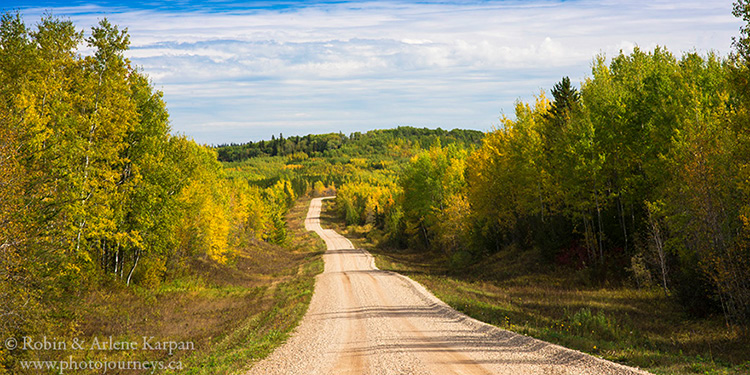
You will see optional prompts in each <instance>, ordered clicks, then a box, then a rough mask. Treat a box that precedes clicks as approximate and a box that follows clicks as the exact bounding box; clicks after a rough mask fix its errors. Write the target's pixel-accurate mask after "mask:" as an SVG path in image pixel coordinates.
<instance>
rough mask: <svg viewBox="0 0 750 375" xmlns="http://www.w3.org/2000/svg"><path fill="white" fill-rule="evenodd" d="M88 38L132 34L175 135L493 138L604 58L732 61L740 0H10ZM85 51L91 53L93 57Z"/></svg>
mask: <svg viewBox="0 0 750 375" xmlns="http://www.w3.org/2000/svg"><path fill="white" fill-rule="evenodd" d="M0 7H2V8H4V9H6V10H8V9H14V8H20V9H21V11H22V14H23V15H24V18H25V20H26V22H27V23H29V24H33V23H35V22H36V21H37V20H39V18H40V16H41V15H42V14H43V13H44V12H48V11H51V12H52V13H53V14H54V15H57V16H61V17H66V18H70V19H71V20H73V21H74V22H75V24H76V25H77V26H78V27H79V28H81V29H84V30H86V31H88V30H89V28H90V27H91V26H92V25H94V24H95V23H96V22H97V21H98V19H100V18H102V17H105V16H106V17H108V18H109V19H110V20H111V21H112V22H114V23H116V24H119V25H120V26H122V27H128V29H129V32H130V35H131V42H132V43H131V50H130V51H129V52H128V54H127V55H128V57H129V58H130V59H131V61H132V62H133V63H134V64H135V65H138V66H140V67H141V68H142V69H143V70H144V71H145V72H146V73H147V74H148V75H149V76H150V77H151V79H152V81H153V83H154V86H156V88H158V89H160V90H162V91H164V94H165V100H166V102H167V105H168V107H169V111H170V115H171V123H172V128H173V129H174V131H175V132H180V133H184V134H187V135H189V136H192V137H193V138H194V139H195V140H197V141H199V142H202V143H211V144H219V143H227V142H245V141H248V140H259V139H268V138H270V137H271V135H272V134H278V133H283V134H284V135H285V136H287V135H295V134H297V135H304V134H308V133H324V132H338V131H343V132H344V133H350V132H353V131H366V130H368V129H373V128H390V127H395V126H398V125H413V126H419V127H422V126H426V127H438V126H439V127H442V128H447V129H452V128H471V129H479V130H489V129H491V128H492V127H493V126H496V125H497V124H498V123H499V121H498V118H499V117H500V116H502V115H503V114H505V115H508V116H510V117H512V115H513V107H514V102H515V101H516V100H519V99H520V100H524V101H528V100H531V99H532V98H533V96H534V95H535V94H538V93H539V92H540V91H541V90H547V91H548V90H549V88H550V87H552V85H554V84H555V82H557V81H559V80H560V78H561V77H563V76H570V77H571V80H572V81H573V82H575V83H580V82H581V81H582V80H583V79H584V78H585V77H586V76H587V75H588V74H589V70H590V66H591V61H592V59H593V58H594V56H595V55H597V54H599V53H603V54H605V55H606V56H609V57H611V56H614V55H616V54H617V53H618V52H619V51H621V50H622V51H624V52H626V53H627V52H629V51H632V49H633V47H634V46H636V45H637V46H640V47H641V48H644V49H652V48H654V47H655V46H657V45H661V46H666V47H667V48H668V49H669V50H670V51H672V52H673V53H675V54H677V55H679V54H681V53H682V52H686V51H698V52H701V53H706V52H708V51H715V52H718V53H720V54H722V55H724V54H727V53H728V52H729V51H730V48H731V37H732V36H734V35H737V34H738V29H739V26H740V24H741V23H740V21H739V20H737V19H735V18H734V17H732V15H731V9H732V1H731V0H711V1H706V0H684V1H664V0H655V1H640V0H636V1H614V0H611V1H586V0H577V1H548V0H533V1H519V0H505V1H466V2H459V1H419V2H415V1H357V2H353V1H263V2H235V1H225V0H215V1H192V0H184V1H183V0H172V1H155V0H154V1H139V2H116V1H97V2H93V1H77V0H73V1H70V0H69V1H57V0H47V1H42V0H21V1H12V2H8V1H7V0H0ZM81 52H82V53H84V54H85V53H90V51H87V49H86V48H85V47H83V46H82V48H81Z"/></svg>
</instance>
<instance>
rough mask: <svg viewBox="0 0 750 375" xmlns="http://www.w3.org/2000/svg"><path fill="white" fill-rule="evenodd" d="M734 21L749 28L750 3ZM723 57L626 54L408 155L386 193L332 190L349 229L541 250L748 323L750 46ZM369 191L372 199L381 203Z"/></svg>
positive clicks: (447, 248) (473, 249)
mask: <svg viewBox="0 0 750 375" xmlns="http://www.w3.org/2000/svg"><path fill="white" fill-rule="evenodd" d="M735 15H737V16H739V17H743V19H744V20H745V21H748V22H750V7H749V6H748V5H747V2H739V3H737V5H736V6H735ZM749 30H750V29H748V27H747V26H746V27H744V28H743V29H742V35H741V38H738V39H737V40H736V41H735V53H733V54H731V55H730V56H728V57H726V58H722V57H719V56H716V55H714V54H708V55H706V56H701V55H698V54H696V53H687V54H684V55H683V56H682V57H680V58H676V57H675V56H673V55H672V54H671V53H669V52H668V51H667V50H666V49H664V48H656V49H654V50H653V51H651V52H645V51H642V50H640V49H637V48H636V49H635V50H634V51H633V53H631V54H622V53H621V54H620V55H618V56H616V57H615V58H613V59H612V60H611V61H610V62H609V63H608V64H607V63H606V62H605V59H604V58H603V57H599V58H597V59H596V60H595V61H594V64H593V68H592V76H591V77H590V78H587V79H586V80H585V81H584V82H583V83H582V85H581V87H580V90H579V89H576V88H574V87H573V86H572V85H571V83H570V80H569V79H568V78H567V77H566V78H563V80H562V81H561V82H559V83H558V84H556V85H555V86H554V87H553V89H552V90H551V93H552V98H549V99H548V98H547V97H546V96H545V95H544V93H542V94H540V95H539V96H538V97H537V98H536V101H535V103H533V104H527V103H518V104H517V106H516V119H515V120H510V119H507V118H504V119H502V124H501V126H500V128H498V129H496V130H494V131H492V132H490V133H488V134H487V136H486V137H485V138H484V141H483V143H482V146H481V147H480V148H478V149H477V150H475V151H470V150H469V151H467V150H465V149H462V148H461V147H456V146H455V145H450V146H448V147H441V146H439V145H437V146H435V147H432V148H431V149H430V150H428V151H425V152H423V153H421V154H419V155H417V156H415V157H414V158H413V159H412V160H411V162H410V163H409V165H408V166H407V167H406V168H405V169H404V170H403V171H402V172H401V173H400V177H399V180H398V182H397V183H395V184H387V183H386V184H382V183H377V182H374V183H366V184H364V185H363V184H362V183H358V184H352V185H345V186H342V187H340V188H339V198H338V199H337V200H338V209H339V210H340V213H341V214H342V215H343V216H344V217H346V218H347V220H348V221H349V223H358V224H365V223H370V224H372V225H376V226H379V227H380V228H383V229H384V230H385V232H386V234H387V236H388V238H389V239H390V241H391V243H392V244H396V245H400V246H411V247H415V248H422V249H425V250H431V251H434V252H436V253H438V254H440V253H442V254H445V257H446V259H447V260H448V261H449V262H451V264H453V265H455V266H457V267H458V266H462V265H466V264H469V263H471V262H479V261H482V259H486V258H487V257H488V256H489V255H491V254H493V253H496V252H499V251H516V250H517V249H522V248H536V249H538V251H540V252H541V253H542V254H543V255H544V257H545V258H546V259H547V261H548V262H549V263H550V264H553V265H555V266H557V267H570V268H572V269H579V270H581V271H579V272H586V273H587V274H588V275H589V277H590V279H591V280H593V281H599V282H605V281H608V282H616V283H619V282H622V281H624V280H626V279H628V278H629V279H631V280H633V282H634V283H636V284H638V285H639V286H647V285H654V286H658V287H661V288H663V289H664V291H665V292H666V293H668V294H670V295H672V296H674V297H675V298H676V299H678V300H679V301H680V302H681V303H682V304H683V305H684V306H685V307H686V309H687V310H688V311H691V312H692V313H695V314H698V315H704V314H708V313H711V312H715V311H719V312H723V314H724V316H725V317H726V319H727V322H728V323H729V324H733V325H739V326H745V327H746V326H747V325H748V323H750V241H749V240H750V221H748V217H750V196H749V193H750V183H749V182H748V181H750V179H749V177H750V176H749V175H748V172H749V171H750V148H748V145H750V138H749V136H750V117H749V114H748V109H749V108H750V82H748V78H749V77H750V53H749V51H750V42H749V39H748V37H749V36H750V35H749V34H748V33H749ZM375 192H378V193H377V194H376V193H375Z"/></svg>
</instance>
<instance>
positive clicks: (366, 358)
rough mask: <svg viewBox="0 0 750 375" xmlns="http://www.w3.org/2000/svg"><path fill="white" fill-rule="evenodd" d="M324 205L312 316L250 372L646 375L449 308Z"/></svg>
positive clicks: (312, 219) (314, 206) (310, 218)
mask: <svg viewBox="0 0 750 375" xmlns="http://www.w3.org/2000/svg"><path fill="white" fill-rule="evenodd" d="M323 199H325V198H323ZM321 201H322V199H321V198H316V199H313V200H312V202H311V203H310V210H309V211H308V213H307V220H306V222H305V228H306V229H308V230H311V231H315V232H316V233H318V235H320V237H322V238H323V239H324V240H325V242H326V244H327V245H328V251H327V252H326V254H325V255H324V256H323V257H324V260H325V271H324V272H323V273H322V274H320V275H319V276H318V278H317V282H316V285H315V292H314V294H313V297H312V301H311V302H310V307H309V310H308V312H307V314H306V315H305V317H304V318H303V320H302V322H301V323H300V325H299V327H297V329H296V331H295V332H294V334H293V335H292V336H291V337H290V338H289V340H287V342H286V343H285V344H284V345H282V346H281V347H279V348H278V349H276V351H274V352H273V353H272V354H271V355H270V356H269V357H268V358H266V359H265V360H263V361H261V362H259V363H257V364H256V365H255V366H254V367H253V368H252V369H251V370H250V372H249V374H280V375H281V374H284V375H286V374H378V375H379V374H647V373H646V372H644V371H641V370H638V369H635V368H630V367H625V366H622V365H619V364H616V363H613V362H608V361H605V360H602V359H599V358H596V357H593V356H590V355H587V354H583V353H580V352H577V351H574V350H570V349H566V348H563V347H560V346H557V345H553V344H550V343H547V342H544V341H540V340H536V339H533V338H530V337H526V336H523V335H519V334H516V333H512V332H509V331H505V330H503V329H500V328H497V327H494V326H491V325H488V324H485V323H482V322H479V321H477V320H474V319H472V318H469V317H467V316H466V315H464V314H462V313H459V312H457V311H455V310H453V309H452V308H450V307H448V306H447V305H446V304H445V303H443V302H442V301H440V300H439V299H437V298H436V297H435V296H433V295H432V294H431V293H429V292H428V291H427V290H425V288H424V287H422V286H421V285H420V284H418V283H416V282H415V281H413V280H411V279H409V278H408V277H405V276H402V275H399V274H397V273H394V272H387V271H382V270H379V269H377V267H375V262H374V260H373V258H372V256H371V255H370V254H369V253H368V252H366V251H364V250H360V249H355V248H354V247H353V246H352V243H351V242H350V241H349V240H347V239H346V238H345V237H343V236H341V235H339V234H338V233H336V232H335V231H333V230H330V229H323V228H322V227H321V226H320V221H319V216H320V209H321Z"/></svg>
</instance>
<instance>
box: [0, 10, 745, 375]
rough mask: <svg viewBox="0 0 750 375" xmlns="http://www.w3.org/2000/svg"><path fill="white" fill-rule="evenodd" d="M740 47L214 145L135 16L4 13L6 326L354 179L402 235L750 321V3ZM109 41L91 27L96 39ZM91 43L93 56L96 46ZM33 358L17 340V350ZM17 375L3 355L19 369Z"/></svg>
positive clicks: (445, 254) (152, 268) (367, 201)
mask: <svg viewBox="0 0 750 375" xmlns="http://www.w3.org/2000/svg"><path fill="white" fill-rule="evenodd" d="M734 15H735V16H736V17H739V18H741V19H742V20H743V21H744V22H745V23H746V24H745V26H744V27H743V28H741V30H740V34H739V36H738V37H736V38H735V40H734V42H733V52H732V53H731V54H729V55H728V56H719V55H716V54H713V53H708V54H705V55H702V54H698V53H693V52H690V53H684V54H682V55H681V56H675V55H674V54H672V53H671V52H669V50H668V49H666V48H664V47H657V48H655V49H653V50H650V51H646V50H642V49H640V48H635V49H634V50H633V52H631V53H624V52H621V53H620V54H619V55H617V56H613V57H607V56H598V57H597V58H596V59H595V60H594V61H593V64H592V69H591V74H590V76H589V77H588V78H586V79H585V80H584V81H583V82H581V83H580V85H578V87H576V85H575V84H574V83H572V82H571V81H570V79H569V78H568V77H563V78H562V79H561V80H560V81H559V82H558V83H556V84H555V85H554V86H553V87H551V90H550V94H549V95H548V94H547V93H546V92H540V93H538V95H537V96H536V99H535V101H534V102H533V103H524V102H518V103H517V104H516V108H515V116H514V118H506V117H503V118H501V119H500V125H499V126H498V127H497V128H496V129H493V130H492V131H489V132H487V133H482V132H479V131H475V130H461V129H454V130H450V131H448V130H443V129H439V128H438V129H417V128H412V127H407V126H403V127H398V128H395V129H387V130H372V131H369V132H364V133H359V132H358V133H351V134H349V135H345V134H343V133H341V132H340V133H331V134H321V135H306V136H296V135H295V136H288V137H284V136H283V135H282V134H279V135H278V137H277V136H275V135H274V136H272V138H271V139H270V140H265V141H258V142H248V143H244V144H231V145H228V144H226V145H219V146H208V145H200V144H198V143H196V142H194V141H193V140H191V139H190V138H189V137H187V136H184V135H175V134H173V131H172V128H171V126H170V122H169V115H168V112H167V107H166V104H165V100H164V97H163V94H162V93H161V92H160V91H158V90H155V89H154V87H153V84H152V83H151V81H150V79H149V78H148V76H147V75H146V73H145V72H143V71H141V70H140V69H139V68H137V67H134V66H132V65H131V63H130V61H129V60H128V59H127V58H126V57H125V53H126V51H127V50H128V46H129V36H128V33H127V29H120V28H119V27H118V26H116V25H113V24H111V23H109V22H108V21H107V20H106V19H104V20H102V21H100V23H99V24H98V25H97V26H95V27H93V28H92V29H91V30H90V32H89V33H87V34H84V32H83V31H79V30H77V29H76V27H75V25H73V23H72V22H71V21H68V20H64V19H60V18H55V17H52V16H46V17H44V18H43V19H41V20H40V21H39V22H38V23H37V24H35V26H34V27H30V26H28V25H27V24H26V23H25V22H24V21H23V19H22V17H21V15H20V14H19V13H15V12H10V13H6V14H4V15H3V16H2V23H1V24H0V125H1V126H0V202H2V204H0V249H1V250H2V251H0V316H2V323H0V336H2V337H10V336H14V335H16V336H21V335H23V334H29V333H40V332H45V331H46V330H51V329H57V330H61V331H64V330H65V329H66V328H64V327H63V326H64V325H65V324H68V323H69V321H70V317H68V316H65V313H64V311H65V310H64V309H62V310H61V309H60V306H62V305H65V304H70V303H71V302H74V301H76V299H77V298H79V297H81V296H82V295H85V294H86V293H87V291H89V292H90V291H95V290H99V289H104V288H108V287H111V286H112V285H119V286H124V287H126V288H136V287H137V288H145V289H149V288H151V289H153V288H157V287H158V286H159V285H162V284H164V283H168V282H169V281H170V280H173V279H175V278H178V277H180V276H181V275H185V274H190V272H193V269H192V268H191V266H190V264H191V262H192V260H194V259H202V260H206V261H210V262H213V263H216V264H229V265H232V264H233V262H235V261H236V259H237V258H238V250H237V249H239V248H243V247H247V246H248V244H257V243H261V242H262V243H271V244H284V243H285V242H287V241H288V237H289V235H288V231H289V226H288V223H287V219H286V214H287V213H288V211H289V209H290V208H291V207H292V206H293V205H294V203H295V201H296V200H297V199H298V198H300V197H304V196H308V197H309V196H325V195H334V194H335V195H336V196H337V198H336V204H335V210H336V214H337V215H339V217H340V218H341V220H342V221H344V222H345V223H347V224H349V225H366V226H368V228H370V229H372V230H373V234H372V235H373V236H381V238H379V240H380V241H379V243H380V244H381V246H383V247H384V248H386V249H404V248H409V249H413V250H416V251H420V252H423V253H425V254H430V255H431V256H432V255H434V257H435V258H436V259H440V260H441V261H442V262H444V263H445V265H446V266H447V267H449V268H451V269H453V270H455V272H462V270H468V269H470V267H471V266H472V265H475V264H479V263H482V262H483V261H485V260H486V259H488V258H490V257H492V256H493V255H495V254H499V253H503V254H506V255H509V256H514V254H516V253H517V254H519V255H518V256H522V254H524V253H523V252H522V251H521V249H534V250H535V251H537V252H538V253H539V254H541V257H542V258H543V259H544V262H545V264H546V266H547V267H550V268H554V269H558V270H562V272H570V273H577V274H580V275H584V277H585V278H586V281H587V282H588V283H591V284H593V285H599V286H602V287H604V286H610V285H623V284H627V285H632V286H633V287H635V288H658V289H660V290H661V291H662V292H663V293H664V295H666V296H668V298H670V299H673V300H674V301H676V302H677V303H678V304H679V305H680V306H681V307H682V308H683V309H684V311H685V312H686V313H687V314H689V315H690V316H693V317H706V316H712V315H720V316H721V317H722V319H723V320H724V321H725V324H726V326H727V327H733V328H736V329H738V330H741V331H745V332H746V330H747V328H748V327H750V262H749V261H748V260H749V259H750V112H749V109H750V2H747V1H744V0H741V1H738V2H737V3H736V4H735V7H734ZM85 35H88V36H85ZM82 45H85V46H86V47H88V48H90V49H91V50H92V51H93V52H92V53H91V54H88V55H83V54H81V52H80V50H79V48H80V47H81V46H82ZM10 362H11V357H10V356H9V354H8V352H7V351H2V350H0V363H3V364H4V365H5V366H8V368H10V366H11V364H10ZM0 373H2V371H0Z"/></svg>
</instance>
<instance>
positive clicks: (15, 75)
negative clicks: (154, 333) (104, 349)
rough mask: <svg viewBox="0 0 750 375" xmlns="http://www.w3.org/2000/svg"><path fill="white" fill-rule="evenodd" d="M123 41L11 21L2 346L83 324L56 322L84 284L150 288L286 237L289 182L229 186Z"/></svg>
mask: <svg viewBox="0 0 750 375" xmlns="http://www.w3.org/2000/svg"><path fill="white" fill-rule="evenodd" d="M81 44H85V45H86V46H87V47H89V48H90V49H91V50H93V53H92V54H91V55H89V56H82V55H81V54H79V52H78V47H79V45H81ZM128 44H129V39H128V34H127V30H120V29H118V27H117V26H114V25H112V24H110V23H109V22H108V21H107V20H106V19H105V20H103V21H101V22H100V23H99V24H98V25H97V26H96V27H93V28H92V29H91V33H90V35H89V36H88V37H84V34H83V32H82V31H78V30H76V28H75V26H74V25H73V24H72V23H71V22H70V21H67V20H61V19H57V18H53V17H45V18H43V19H42V20H41V21H40V22H39V23H38V24H37V25H36V26H35V27H33V28H30V27H28V26H27V25H26V24H25V23H24V22H23V20H22V19H21V16H20V15H19V14H17V13H6V14H4V15H3V16H2V23H1V25H0V316H1V317H2V319H0V336H2V337H21V336H24V335H29V334H33V333H34V332H36V333H44V334H48V335H49V334H52V333H53V332H61V331H57V330H56V329H60V330H63V331H64V330H66V329H74V328H73V327H74V326H73V325H71V326H68V327H53V326H54V325H55V324H58V323H60V322H61V321H65V319H62V320H60V319H53V318H50V316H52V315H54V314H58V315H59V314H67V313H64V311H67V310H66V309H65V308H64V306H66V304H65V303H66V302H70V301H71V299H74V298H80V297H81V295H82V293H85V291H86V290H88V289H89V288H96V287H98V286H100V285H107V284H112V283H122V284H132V283H136V284H139V285H141V286H143V287H154V286H155V285H158V284H159V283H160V282H161V281H162V280H164V279H165V278H168V277H170V275H174V274H175V273H178V272H181V270H184V269H186V264H187V263H189V260H190V259H191V258H196V257H202V258H211V259H213V260H215V261H218V262H222V261H225V260H226V259H228V258H230V257H231V256H232V254H233V251H234V249H236V248H238V247H241V246H244V245H246V244H247V243H249V242H252V241H256V240H263V239H265V240H268V241H275V242H281V241H284V238H285V234H286V229H285V225H284V222H283V217H284V212H285V211H286V209H287V208H288V207H289V206H290V204H291V203H292V202H293V201H294V199H295V193H294V191H293V189H292V187H291V184H290V183H289V182H288V181H277V182H276V183H275V184H273V185H272V186H268V187H262V188H261V187H257V186H251V185H250V184H248V182H247V181H243V180H239V179H229V178H227V177H226V176H225V171H224V170H223V168H222V166H221V164H220V163H219V162H218V161H217V154H216V151H215V150H213V149H212V148H210V147H205V146H201V145H198V144H196V143H195V142H194V141H192V140H189V139H187V138H186V137H184V136H173V135H170V127H169V121H168V113H167V110H166V107H165V104H164V101H163V100H162V93H161V92H158V91H155V90H154V89H153V87H152V86H151V84H150V82H149V80H148V78H147V77H146V76H145V75H144V74H143V73H142V72H141V71H139V70H138V69H136V68H134V67H132V66H131V64H130V62H129V61H128V60H127V59H126V58H124V56H123V53H124V52H125V51H126V50H127V48H128ZM65 333H66V332H61V334H65ZM7 355H8V352H7V351H2V350H0V363H3V362H6V363H5V364H8V365H10V364H12V363H11V362H7V361H10V360H9V357H7Z"/></svg>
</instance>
